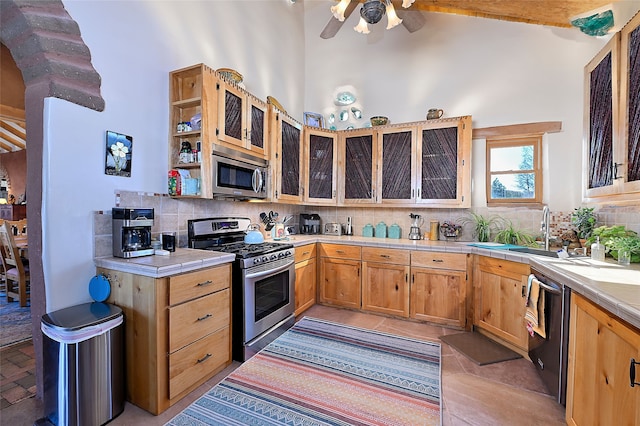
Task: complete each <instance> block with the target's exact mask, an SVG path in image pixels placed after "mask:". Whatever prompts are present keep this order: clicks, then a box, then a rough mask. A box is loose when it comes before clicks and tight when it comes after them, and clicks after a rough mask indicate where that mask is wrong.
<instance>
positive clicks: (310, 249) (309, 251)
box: [295, 244, 316, 263]
mask: <svg viewBox="0 0 640 426" xmlns="http://www.w3.org/2000/svg"><path fill="white" fill-rule="evenodd" d="M315 257H316V245H315V244H307V245H304V246H300V247H296V249H295V259H296V263H298V262H303V261H305V260H309V259H315Z"/></svg>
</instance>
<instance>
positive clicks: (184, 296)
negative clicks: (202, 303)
mask: <svg viewBox="0 0 640 426" xmlns="http://www.w3.org/2000/svg"><path fill="white" fill-rule="evenodd" d="M230 282H231V264H226V265H220V266H216V267H214V268H209V269H202V270H200V271H195V272H189V273H186V274H180V275H176V276H173V277H171V278H169V305H176V304H178V303H182V302H186V301H187V300H191V299H195V298H197V297H200V296H204V295H205V294H210V293H213V292H215V291H218V290H222V289H223V288H228V287H229V283H230Z"/></svg>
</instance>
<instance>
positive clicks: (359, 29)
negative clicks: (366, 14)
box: [353, 16, 369, 34]
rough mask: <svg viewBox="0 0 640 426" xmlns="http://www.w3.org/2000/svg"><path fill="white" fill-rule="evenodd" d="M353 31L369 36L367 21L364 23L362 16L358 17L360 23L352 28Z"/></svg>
mask: <svg viewBox="0 0 640 426" xmlns="http://www.w3.org/2000/svg"><path fill="white" fill-rule="evenodd" d="M353 29H354V30H356V32H359V33H360V34H369V26H368V25H367V21H365V20H364V18H363V17H362V16H361V17H360V22H358V25H356V26H355V27H353Z"/></svg>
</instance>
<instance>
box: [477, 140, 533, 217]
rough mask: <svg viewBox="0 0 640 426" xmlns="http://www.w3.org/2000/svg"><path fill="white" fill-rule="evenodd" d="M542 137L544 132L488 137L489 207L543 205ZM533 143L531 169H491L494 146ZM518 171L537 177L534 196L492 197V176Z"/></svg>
mask: <svg viewBox="0 0 640 426" xmlns="http://www.w3.org/2000/svg"><path fill="white" fill-rule="evenodd" d="M542 137H543V133H536V134H527V135H510V136H495V137H487V139H486V152H485V154H486V169H485V181H486V182H485V183H486V197H487V207H497V206H501V207H509V206H511V207H516V206H517V207H522V206H540V205H542V185H543V182H542V176H543V173H542ZM530 145H533V169H530V170H506V171H500V172H492V171H491V149H493V148H511V147H523V146H530ZM517 172H526V173H533V175H534V179H535V191H534V197H533V198H492V196H491V186H492V180H491V176H492V175H495V174H504V175H508V174H517Z"/></svg>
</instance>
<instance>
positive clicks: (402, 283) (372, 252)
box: [362, 247, 410, 318]
mask: <svg viewBox="0 0 640 426" xmlns="http://www.w3.org/2000/svg"><path fill="white" fill-rule="evenodd" d="M409 259H410V252H409V250H399V249H381V248H373V247H363V248H362V309H363V310H365V311H371V312H380V313H384V314H389V315H395V316H400V317H405V318H406V317H408V316H409Z"/></svg>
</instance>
